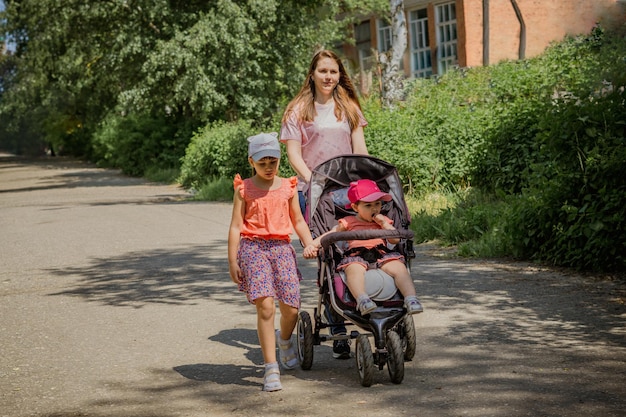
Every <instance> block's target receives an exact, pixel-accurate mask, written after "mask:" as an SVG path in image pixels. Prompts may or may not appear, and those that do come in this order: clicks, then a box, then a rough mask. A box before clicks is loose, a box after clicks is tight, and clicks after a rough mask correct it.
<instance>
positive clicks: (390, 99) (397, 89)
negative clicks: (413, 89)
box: [379, 0, 408, 108]
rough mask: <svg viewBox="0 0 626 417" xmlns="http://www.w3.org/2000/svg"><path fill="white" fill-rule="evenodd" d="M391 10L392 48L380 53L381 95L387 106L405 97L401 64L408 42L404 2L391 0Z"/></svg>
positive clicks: (391, 105) (384, 104)
mask: <svg viewBox="0 0 626 417" xmlns="http://www.w3.org/2000/svg"><path fill="white" fill-rule="evenodd" d="M389 11H390V14H391V49H389V51H387V52H385V53H381V54H379V61H380V65H381V67H382V94H381V96H382V102H383V106H385V107H387V108H390V107H393V106H394V103H396V102H398V101H400V100H402V99H403V95H404V88H403V80H404V74H403V73H402V71H401V70H400V64H401V62H402V57H403V56H404V51H406V48H407V42H408V41H407V32H406V19H405V18H404V2H403V1H402V0H390V1H389Z"/></svg>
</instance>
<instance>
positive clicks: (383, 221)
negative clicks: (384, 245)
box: [374, 213, 400, 245]
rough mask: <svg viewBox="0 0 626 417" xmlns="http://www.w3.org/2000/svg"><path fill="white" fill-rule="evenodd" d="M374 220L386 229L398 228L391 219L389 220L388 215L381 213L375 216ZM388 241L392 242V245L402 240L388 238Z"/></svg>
mask: <svg viewBox="0 0 626 417" xmlns="http://www.w3.org/2000/svg"><path fill="white" fill-rule="evenodd" d="M374 221H375V222H376V223H377V224H378V225H379V226H380V227H381V228H382V229H384V230H396V228H395V227H393V225H392V224H391V220H389V218H388V217H385V216H383V215H382V214H380V213H378V214H377V215H376V216H374ZM387 242H389V243H391V244H392V245H395V244H397V243H398V242H400V239H398V238H393V239H387Z"/></svg>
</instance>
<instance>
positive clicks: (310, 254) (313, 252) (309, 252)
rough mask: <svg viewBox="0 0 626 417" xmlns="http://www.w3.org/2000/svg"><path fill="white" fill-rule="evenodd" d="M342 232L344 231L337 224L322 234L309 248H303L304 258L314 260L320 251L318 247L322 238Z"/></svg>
mask: <svg viewBox="0 0 626 417" xmlns="http://www.w3.org/2000/svg"><path fill="white" fill-rule="evenodd" d="M343 230H344V229H343V227H341V225H340V224H338V225H336V226H335V227H333V228H332V229H330V230H329V231H328V232H326V233H323V234H322V235H321V236H318V237H316V238H315V239H314V240H313V242H311V244H310V245H309V246H307V247H305V248H304V257H305V258H315V257H316V256H317V253H318V252H319V250H320V247H321V246H322V238H323V237H324V236H326V235H327V234H329V233H333V232H342V231H343Z"/></svg>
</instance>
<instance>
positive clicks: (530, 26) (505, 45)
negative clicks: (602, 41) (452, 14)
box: [457, 0, 625, 66]
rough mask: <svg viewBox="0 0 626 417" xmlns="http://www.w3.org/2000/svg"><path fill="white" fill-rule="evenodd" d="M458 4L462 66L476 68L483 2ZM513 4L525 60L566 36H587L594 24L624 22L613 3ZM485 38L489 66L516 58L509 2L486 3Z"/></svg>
mask: <svg viewBox="0 0 626 417" xmlns="http://www.w3.org/2000/svg"><path fill="white" fill-rule="evenodd" d="M462 3H463V13H462V14H463V16H464V20H465V34H466V47H465V48H466V51H465V55H466V57H467V59H466V62H465V65H466V66H479V65H482V63H483V50H482V43H483V42H482V41H483V32H482V26H483V13H482V11H483V0H463V2H462ZM517 4H518V6H519V8H520V11H521V14H522V17H523V19H524V23H525V25H526V48H525V57H526V58H530V57H533V56H536V55H539V54H540V53H541V52H543V51H544V50H545V48H546V47H547V46H548V45H549V44H550V43H551V42H553V41H560V40H562V39H563V38H564V37H565V36H567V35H575V34H582V33H589V31H590V30H591V29H592V28H593V26H594V25H595V24H596V22H601V23H602V24H603V25H604V26H612V25H614V24H616V23H618V22H622V23H623V22H624V21H625V17H624V10H623V8H621V6H619V5H618V4H617V0H517ZM457 7H458V4H457ZM457 14H458V13H457ZM489 34H490V36H489V63H491V64H494V63H497V62H499V61H501V60H505V59H518V58H519V45H520V24H519V22H518V19H517V17H516V15H515V10H514V9H513V6H512V4H511V2H510V0H489ZM459 55H460V54H459Z"/></svg>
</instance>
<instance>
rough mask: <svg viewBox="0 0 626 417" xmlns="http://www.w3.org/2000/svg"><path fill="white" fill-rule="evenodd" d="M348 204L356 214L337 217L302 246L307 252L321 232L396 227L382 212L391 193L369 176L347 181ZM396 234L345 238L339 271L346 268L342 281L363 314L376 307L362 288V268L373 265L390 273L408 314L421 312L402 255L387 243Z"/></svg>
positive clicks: (313, 248)
mask: <svg viewBox="0 0 626 417" xmlns="http://www.w3.org/2000/svg"><path fill="white" fill-rule="evenodd" d="M347 196H348V199H349V200H350V204H348V205H346V209H349V208H351V209H352V210H354V211H355V213H356V215H354V216H346V217H343V218H341V219H339V223H338V224H337V225H335V226H334V227H333V228H332V229H331V230H330V231H328V232H326V233H325V234H323V235H322V236H319V237H318V238H316V239H315V240H313V242H312V243H311V244H310V245H309V246H308V247H307V248H305V250H304V254H305V257H306V256H309V257H310V256H312V255H313V256H314V255H315V253H317V251H318V250H319V248H320V241H321V239H322V237H323V236H326V235H327V234H328V233H333V232H343V231H351V230H372V229H373V230H381V229H382V230H395V228H394V227H393V225H392V223H393V221H392V220H391V219H389V218H388V217H386V216H384V215H383V214H381V212H380V211H381V208H382V204H383V201H391V195H390V194H388V193H384V192H382V191H380V189H379V188H378V185H376V182H374V181H372V180H369V179H360V180H358V181H353V182H351V183H350V187H349V188H348V193H347ZM399 242H400V239H399V238H389V239H386V241H385V240H383V239H380V238H378V239H368V240H352V241H349V242H348V247H347V250H346V251H345V252H344V254H343V259H342V260H341V261H340V262H339V265H338V266H337V270H338V271H344V272H345V282H346V285H347V286H348V289H349V290H350V293H352V296H353V297H354V298H356V301H357V309H358V310H359V312H360V313H361V315H362V316H364V315H366V314H369V313H371V312H372V311H374V310H375V309H376V307H377V306H376V303H374V302H373V301H372V300H371V299H370V297H369V295H368V294H367V292H366V291H365V272H366V271H367V270H368V269H371V268H372V267H375V268H380V269H381V270H383V271H384V272H386V273H387V274H389V275H390V276H391V277H392V278H393V279H394V281H395V285H396V287H397V288H398V290H399V291H400V293H402V295H403V296H404V305H405V307H406V309H407V311H408V312H409V313H410V314H416V313H421V312H422V311H424V310H423V308H422V305H421V303H420V302H419V300H418V299H417V296H416V294H415V287H414V285H413V281H412V280H411V276H410V275H409V271H408V269H407V268H406V265H405V264H404V256H403V255H402V254H400V253H399V252H397V251H393V250H390V249H389V248H388V246H387V244H390V245H396V244H398V243H399Z"/></svg>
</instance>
